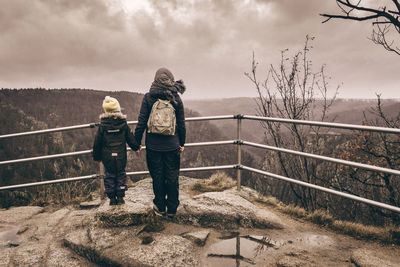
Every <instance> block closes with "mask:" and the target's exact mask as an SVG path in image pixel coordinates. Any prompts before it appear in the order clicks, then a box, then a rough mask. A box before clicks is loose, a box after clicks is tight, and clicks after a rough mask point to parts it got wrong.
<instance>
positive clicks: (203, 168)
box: [126, 165, 237, 176]
mask: <svg viewBox="0 0 400 267" xmlns="http://www.w3.org/2000/svg"><path fill="white" fill-rule="evenodd" d="M236 167H237V165H222V166H208V167H195V168H182V169H180V170H179V172H193V171H213V170H226V169H234V168H236ZM143 174H149V171H137V172H127V173H126V175H127V176H133V175H143Z"/></svg>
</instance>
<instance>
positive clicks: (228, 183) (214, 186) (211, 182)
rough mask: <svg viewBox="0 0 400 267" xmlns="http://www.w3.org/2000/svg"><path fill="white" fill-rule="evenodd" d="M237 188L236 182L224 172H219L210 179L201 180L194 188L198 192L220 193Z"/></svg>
mask: <svg viewBox="0 0 400 267" xmlns="http://www.w3.org/2000/svg"><path fill="white" fill-rule="evenodd" d="M234 186H236V182H235V181H234V180H233V179H232V178H231V177H229V176H228V175H227V174H226V173H224V172H217V173H214V174H213V175H211V177H210V178H208V179H204V180H199V181H197V182H196V183H195V184H193V186H192V188H191V189H192V190H193V191H197V192H220V191H224V190H226V189H229V188H232V187H234Z"/></svg>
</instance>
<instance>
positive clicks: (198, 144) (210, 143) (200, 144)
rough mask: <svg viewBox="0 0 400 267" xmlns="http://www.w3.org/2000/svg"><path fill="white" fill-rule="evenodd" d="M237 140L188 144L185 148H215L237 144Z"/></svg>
mask: <svg viewBox="0 0 400 267" xmlns="http://www.w3.org/2000/svg"><path fill="white" fill-rule="evenodd" d="M236 142H237V140H227V141H212V142H198V143H188V144H185V147H195V146H215V145H231V144H235V143H236Z"/></svg>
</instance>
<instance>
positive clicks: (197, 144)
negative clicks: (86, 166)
mask: <svg viewBox="0 0 400 267" xmlns="http://www.w3.org/2000/svg"><path fill="white" fill-rule="evenodd" d="M236 142H237V141H236V140H226V141H212V142H198V143H188V144H185V147H196V146H215V145H229V144H235V143H236ZM145 149H146V146H142V150H145ZM127 150H128V151H131V150H132V149H131V148H130V147H127ZM92 152H93V149H89V150H82V151H76V152H68V153H60V154H53V155H45V156H37V157H31V158H22V159H12V160H6V161H0V166H1V165H9V164H15V163H22V162H31V161H37V160H44V159H56V158H64V157H72V156H80V155H88V154H91V153H92Z"/></svg>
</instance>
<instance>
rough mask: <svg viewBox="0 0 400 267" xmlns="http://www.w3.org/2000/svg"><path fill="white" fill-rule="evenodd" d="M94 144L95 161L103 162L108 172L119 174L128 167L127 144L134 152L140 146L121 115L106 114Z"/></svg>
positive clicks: (102, 118) (101, 117) (103, 115)
mask: <svg viewBox="0 0 400 267" xmlns="http://www.w3.org/2000/svg"><path fill="white" fill-rule="evenodd" d="M100 119H101V123H100V125H99V128H98V130H97V134H96V137H95V140H94V144H93V159H94V160H96V161H98V160H101V161H102V162H103V164H104V167H105V168H106V170H107V171H108V172H110V173H118V172H121V171H124V170H125V167H126V159H127V156H126V144H128V145H129V146H130V147H131V148H132V149H133V150H138V149H139V145H138V143H137V142H136V139H135V138H134V136H133V133H132V131H131V129H130V128H129V126H128V124H127V122H126V116H125V115H122V114H121V113H104V114H102V115H101V116H100Z"/></svg>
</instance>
